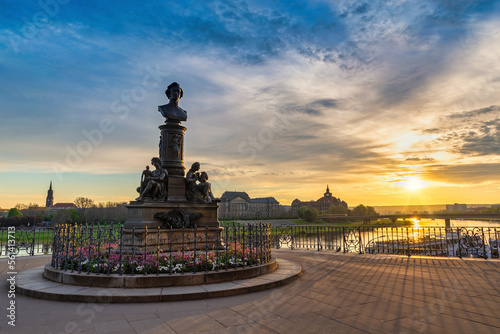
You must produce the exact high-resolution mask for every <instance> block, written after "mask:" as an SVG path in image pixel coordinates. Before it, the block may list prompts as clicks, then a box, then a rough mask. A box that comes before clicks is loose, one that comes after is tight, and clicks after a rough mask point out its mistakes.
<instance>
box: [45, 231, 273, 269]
mask: <svg viewBox="0 0 500 334" xmlns="http://www.w3.org/2000/svg"><path fill="white" fill-rule="evenodd" d="M270 228H271V226H270V224H258V225H255V226H237V225H235V224H233V225H231V226H226V227H224V228H216V229H215V230H214V229H212V230H209V229H208V228H196V227H195V228H194V229H190V230H167V229H161V228H155V229H142V228H137V229H136V228H134V229H127V228H124V227H123V226H113V225H110V226H76V225H73V226H70V225H64V226H57V227H55V228H54V242H53V252H52V262H51V263H52V266H53V267H54V268H56V269H60V270H65V271H68V270H69V271H72V272H78V273H87V274H90V273H95V274H107V275H109V274H119V275H122V274H128V275H136V274H143V275H148V274H174V273H185V272H194V273H196V272H208V271H219V270H228V269H231V268H235V269H236V268H240V267H251V266H256V265H260V264H264V263H268V262H270V261H271V239H270ZM176 233H179V235H181V236H182V237H181V240H179V239H176V238H175V235H176ZM214 233H215V237H214ZM141 236H142V239H141ZM136 240H137V241H136ZM209 240H210V242H209ZM214 240H215V241H216V242H214Z"/></svg>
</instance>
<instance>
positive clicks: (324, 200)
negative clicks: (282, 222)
mask: <svg viewBox="0 0 500 334" xmlns="http://www.w3.org/2000/svg"><path fill="white" fill-rule="evenodd" d="M302 206H308V207H310V208H314V209H316V210H318V211H323V212H328V209H330V208H331V207H332V206H342V207H345V208H348V205H347V203H346V202H344V201H342V200H341V199H340V198H337V197H334V196H333V194H332V193H331V192H330V188H329V187H328V185H327V186H326V192H325V193H324V194H323V197H321V198H320V199H318V200H316V201H307V202H304V201H301V200H299V199H295V200H294V201H293V202H292V215H294V216H295V215H297V211H298V210H299V208H300V207H302Z"/></svg>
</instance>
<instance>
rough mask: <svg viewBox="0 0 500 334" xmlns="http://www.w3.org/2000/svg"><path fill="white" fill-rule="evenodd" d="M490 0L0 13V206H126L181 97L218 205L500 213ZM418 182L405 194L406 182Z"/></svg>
mask: <svg viewBox="0 0 500 334" xmlns="http://www.w3.org/2000/svg"><path fill="white" fill-rule="evenodd" d="M499 14H500V1H404V0H401V1H397V0H394V1H369V2H368V1H319V0H318V1H316V0H309V1H292V2H289V1H280V0H276V1H272V0H270V1H206V2H201V1H182V2H172V1H148V2H146V3H145V4H139V3H138V2H136V1H120V2H117V1H106V2H104V1H70V0H42V1H39V2H32V1H9V0H4V1H2V12H1V13H0V31H1V34H0V83H1V87H2V90H1V91H0V98H1V101H2V105H1V108H0V120H1V121H0V134H1V137H0V138H1V145H0V207H2V208H8V207H12V206H13V205H15V204H16V203H29V202H35V203H39V204H43V203H44V198H45V195H46V190H47V187H48V184H49V182H50V180H52V181H53V183H54V190H55V200H56V202H71V201H73V200H74V198H76V197H78V196H85V197H90V198H93V199H94V200H95V201H96V202H105V201H109V200H110V201H128V200H132V199H133V198H135V197H136V193H135V188H136V187H137V183H138V182H139V179H140V173H141V171H142V170H143V169H144V167H145V166H146V165H147V164H149V161H150V159H151V157H152V156H157V155H158V152H157V151H158V150H157V147H158V137H159V131H158V128H157V127H158V126H159V125H161V124H162V122H163V119H162V116H161V115H160V114H159V113H158V112H157V106H158V105H160V104H164V103H166V97H165V95H164V93H163V92H164V90H165V87H166V86H167V85H168V84H170V83H171V82H173V81H177V82H179V83H180V84H181V86H182V88H183V90H184V97H183V98H182V100H181V101H180V105H181V106H182V107H183V108H184V109H185V110H187V111H188V121H187V122H186V123H185V126H186V127H187V131H186V138H185V164H186V166H187V167H189V166H190V164H191V163H192V162H194V161H200V162H201V164H202V169H203V170H206V171H207V172H208V173H209V175H210V181H211V182H212V185H213V188H214V192H215V194H216V195H217V196H220V195H221V194H222V192H223V191H224V190H239V191H243V190H244V191H247V192H248V193H249V194H250V196H252V197H259V196H275V197H276V198H277V199H278V200H279V201H280V202H281V203H282V204H289V203H290V202H291V201H292V200H293V199H294V198H300V199H303V200H308V199H316V198H319V197H320V196H321V195H322V193H323V192H324V189H325V188H326V185H327V184H328V185H330V189H331V190H332V192H333V193H334V195H335V196H337V197H340V198H341V199H343V200H346V201H347V202H348V203H349V204H350V205H357V204H359V203H364V204H368V205H382V204H407V203H409V204H443V203H454V202H467V203H498V202H500V181H499V179H498V174H499V172H500V157H499V155H500V94H499V91H500V71H499V67H500V48H499V46H498V45H500V28H499V27H500V19H499V17H500V15H499ZM412 185H413V186H412Z"/></svg>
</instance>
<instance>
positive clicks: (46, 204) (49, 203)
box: [45, 180, 54, 208]
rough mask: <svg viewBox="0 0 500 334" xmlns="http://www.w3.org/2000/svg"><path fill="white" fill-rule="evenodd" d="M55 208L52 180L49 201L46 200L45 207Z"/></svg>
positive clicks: (48, 193)
mask: <svg viewBox="0 0 500 334" xmlns="http://www.w3.org/2000/svg"><path fill="white" fill-rule="evenodd" d="M53 206H54V191H53V190H52V180H50V187H49V190H48V191H47V199H46V200H45V207H46V208H51V207H53Z"/></svg>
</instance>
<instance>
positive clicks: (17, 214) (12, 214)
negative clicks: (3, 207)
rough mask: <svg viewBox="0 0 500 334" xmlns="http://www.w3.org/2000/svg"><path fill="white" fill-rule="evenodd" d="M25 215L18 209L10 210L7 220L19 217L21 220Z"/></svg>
mask: <svg viewBox="0 0 500 334" xmlns="http://www.w3.org/2000/svg"><path fill="white" fill-rule="evenodd" d="M22 216H23V214H22V213H21V211H19V209H18V208H12V209H10V210H9V213H8V214H7V218H12V217H19V218H21V217H22Z"/></svg>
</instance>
